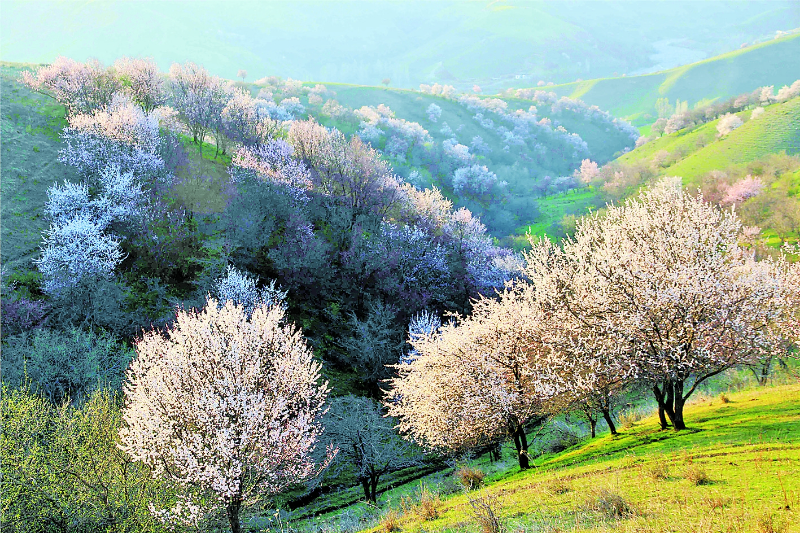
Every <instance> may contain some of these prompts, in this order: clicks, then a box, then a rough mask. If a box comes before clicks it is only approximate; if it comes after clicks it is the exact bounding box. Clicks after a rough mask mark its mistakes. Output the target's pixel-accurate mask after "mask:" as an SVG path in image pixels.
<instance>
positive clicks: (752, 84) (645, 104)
mask: <svg viewBox="0 0 800 533" xmlns="http://www.w3.org/2000/svg"><path fill="white" fill-rule="evenodd" d="M798 72H800V34H794V35H789V36H786V37H782V38H779V39H774V40H771V41H768V42H765V43H761V44H758V45H754V46H750V47H747V48H744V49H742V50H737V51H735V52H729V53H727V54H723V55H720V56H716V57H712V58H709V59H706V60H704V61H699V62H696V63H691V64H689V65H685V66H682V67H678V68H673V69H670V70H665V71H662V72H657V73H654V74H647V75H643V76H629V77H615V78H604V79H594V80H587V81H582V82H574V83H568V84H564V85H557V86H555V87H548V88H547V89H548V90H552V91H554V92H556V93H558V94H559V95H561V96H569V97H570V98H580V99H581V100H583V101H585V102H586V103H588V104H591V105H597V106H599V107H600V108H601V109H605V110H608V111H609V112H610V113H612V114H613V115H614V116H618V117H623V118H626V119H628V120H632V121H633V122H634V124H637V125H643V124H649V123H651V122H653V121H654V120H655V119H656V118H658V113H657V112H656V107H655V106H656V101H657V100H658V99H659V98H666V99H668V100H669V103H670V104H671V105H672V107H673V109H674V107H675V103H676V101H681V102H688V106H689V108H693V107H695V105H697V104H698V103H709V102H711V101H716V100H724V99H726V98H730V97H732V96H736V95H739V94H741V93H745V92H749V91H753V90H755V89H757V88H758V87H762V86H765V85H774V86H775V87H776V89H777V88H778V87H780V86H783V85H790V84H791V83H792V82H793V81H795V80H796V79H797V77H798Z"/></svg>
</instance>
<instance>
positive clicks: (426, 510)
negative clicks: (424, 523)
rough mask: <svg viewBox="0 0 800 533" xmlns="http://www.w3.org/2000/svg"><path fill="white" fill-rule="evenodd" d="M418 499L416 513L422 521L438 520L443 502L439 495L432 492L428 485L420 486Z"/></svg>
mask: <svg viewBox="0 0 800 533" xmlns="http://www.w3.org/2000/svg"><path fill="white" fill-rule="evenodd" d="M417 497H418V504H417V508H416V513H417V515H418V516H419V517H420V518H421V519H423V520H436V519H437V518H439V506H440V505H441V504H442V500H440V499H439V495H438V494H436V493H435V492H431V490H430V489H429V488H428V487H427V486H426V485H420V487H419V493H418V496H417Z"/></svg>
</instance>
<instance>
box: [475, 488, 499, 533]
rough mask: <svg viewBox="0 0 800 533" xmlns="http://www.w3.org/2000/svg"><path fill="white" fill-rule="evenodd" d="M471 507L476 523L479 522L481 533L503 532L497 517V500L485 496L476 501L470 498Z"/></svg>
mask: <svg viewBox="0 0 800 533" xmlns="http://www.w3.org/2000/svg"><path fill="white" fill-rule="evenodd" d="M469 505H470V506H471V507H472V514H473V516H474V517H475V521H476V522H478V527H479V528H480V530H481V533H500V532H501V531H502V530H503V525H502V524H501V523H500V518H499V517H498V516H497V511H496V507H497V500H496V499H495V498H491V497H484V496H480V497H478V498H476V499H472V498H470V499H469Z"/></svg>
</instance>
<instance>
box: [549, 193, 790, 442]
mask: <svg viewBox="0 0 800 533" xmlns="http://www.w3.org/2000/svg"><path fill="white" fill-rule="evenodd" d="M740 236H741V223H740V221H739V220H738V218H737V217H736V215H735V214H734V213H733V212H726V211H722V210H720V209H719V208H717V207H715V206H713V205H712V204H709V203H706V202H705V201H703V199H702V198H700V197H693V196H692V195H690V194H689V193H688V192H686V191H685V190H683V189H682V188H681V186H680V180H679V179H675V178H668V179H665V180H663V181H662V182H660V183H659V184H658V185H656V186H655V187H653V188H651V189H648V190H646V191H644V192H643V193H642V194H641V196H640V197H639V198H632V199H629V200H628V201H626V202H625V203H624V204H623V205H620V206H609V207H608V209H607V213H606V215H605V216H603V217H599V216H591V217H588V218H585V219H583V220H582V221H581V222H580V223H579V224H578V228H577V231H576V234H575V237H574V239H573V240H570V241H567V242H566V243H565V246H564V254H565V255H566V257H567V258H568V261H569V262H571V263H572V266H571V267H570V269H569V271H570V273H571V278H570V279H569V280H568V283H569V290H565V291H563V295H564V298H565V299H566V305H568V306H569V308H570V310H571V312H572V313H573V314H574V315H575V316H578V317H580V318H581V320H583V321H584V322H585V323H586V325H587V326H590V327H593V328H594V329H596V330H598V331H605V332H608V335H611V336H612V337H616V338H618V339H620V340H621V342H622V340H624V342H625V343H626V344H628V345H629V346H630V351H631V355H632V357H633V358H634V360H633V364H634V365H635V367H636V375H637V377H638V378H640V379H644V380H646V381H648V382H649V383H650V385H651V387H652V390H653V393H654V395H655V397H656V400H657V401H658V405H659V412H660V415H661V424H662V427H663V428H666V426H667V422H666V417H668V418H669V420H670V422H671V423H672V426H673V428H674V429H676V430H680V429H685V428H686V424H685V423H684V419H683V407H684V404H685V403H686V400H687V399H688V398H689V397H690V396H691V395H692V393H694V392H695V391H696V390H697V387H698V386H699V385H700V384H701V383H703V382H704V381H705V380H707V379H708V378H710V377H712V376H715V375H717V374H719V373H720V372H723V371H724V370H726V369H728V368H731V367H732V366H735V365H738V364H746V363H748V362H750V361H751V360H753V359H754V358H757V357H758V356H759V355H761V354H764V353H766V352H768V351H770V350H772V349H774V348H775V346H777V343H778V341H779V339H778V338H777V337H776V335H775V332H776V328H775V327H774V325H775V324H777V323H780V321H781V320H782V319H783V318H782V317H783V316H785V313H786V307H785V304H784V303H783V302H785V296H784V291H785V284H784V283H783V277H784V275H785V269H786V266H785V264H784V262H783V261H781V260H778V261H771V260H762V261H755V260H754V258H753V256H752V254H751V253H749V252H747V251H746V250H744V249H742V248H740V247H739V245H738V242H739V240H740ZM665 415H666V417H665Z"/></svg>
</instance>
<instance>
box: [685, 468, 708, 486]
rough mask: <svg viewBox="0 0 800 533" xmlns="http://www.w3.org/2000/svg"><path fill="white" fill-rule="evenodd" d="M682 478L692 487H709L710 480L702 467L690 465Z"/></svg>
mask: <svg viewBox="0 0 800 533" xmlns="http://www.w3.org/2000/svg"><path fill="white" fill-rule="evenodd" d="M683 477H684V478H686V480H687V481H689V483H691V484H692V485H710V484H711V478H709V477H708V473H707V472H706V471H705V469H704V468H703V467H702V466H699V465H694V464H690V465H689V467H688V468H687V469H686V472H684V474H683Z"/></svg>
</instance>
